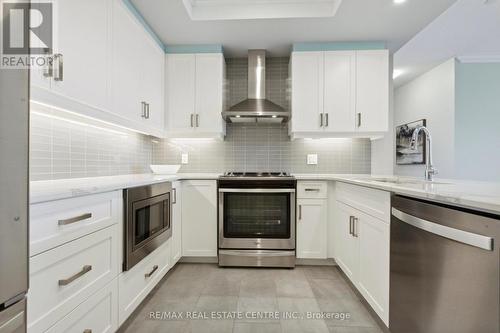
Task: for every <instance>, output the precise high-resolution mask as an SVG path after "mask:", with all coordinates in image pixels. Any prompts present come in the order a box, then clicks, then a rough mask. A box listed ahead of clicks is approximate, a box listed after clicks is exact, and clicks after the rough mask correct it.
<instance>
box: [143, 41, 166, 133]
mask: <svg viewBox="0 0 500 333" xmlns="http://www.w3.org/2000/svg"><path fill="white" fill-rule="evenodd" d="M143 45H144V48H143V54H144V55H143V59H144V61H143V70H142V75H143V77H142V85H141V88H142V91H141V96H144V97H143V98H144V101H145V102H146V103H148V104H149V118H148V119H144V121H145V122H146V125H148V126H151V127H154V128H157V129H160V130H163V129H164V128H165V108H164V97H163V94H164V91H165V88H164V84H163V83H164V74H165V53H164V52H163V50H161V49H160V48H159V46H158V45H156V43H155V42H154V41H153V40H152V39H151V37H150V36H148V35H147V34H146V33H144V37H143Z"/></svg>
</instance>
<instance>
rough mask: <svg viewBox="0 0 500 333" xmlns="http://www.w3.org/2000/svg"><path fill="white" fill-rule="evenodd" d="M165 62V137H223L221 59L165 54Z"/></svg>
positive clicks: (214, 55) (207, 55) (218, 55)
mask: <svg viewBox="0 0 500 333" xmlns="http://www.w3.org/2000/svg"><path fill="white" fill-rule="evenodd" d="M166 63H167V65H166V82H167V84H166V105H167V136H169V137H222V136H224V135H225V123H224V121H223V120H222V116H221V112H222V111H223V108H224V82H225V61H224V56H223V55H222V54H221V53H200V54H168V55H167V60H166Z"/></svg>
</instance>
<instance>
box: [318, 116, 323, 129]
mask: <svg viewBox="0 0 500 333" xmlns="http://www.w3.org/2000/svg"><path fill="white" fill-rule="evenodd" d="M319 127H323V113H320V114H319Z"/></svg>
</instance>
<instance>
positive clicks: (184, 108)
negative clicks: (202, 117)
mask: <svg viewBox="0 0 500 333" xmlns="http://www.w3.org/2000/svg"><path fill="white" fill-rule="evenodd" d="M195 66H196V58H195V55H194V54H169V55H167V66H166V67H167V70H166V81H167V87H166V89H167V97H166V99H167V101H166V103H167V117H168V121H167V125H168V128H169V130H170V131H176V132H185V131H191V130H194V119H193V118H194V115H195V113H196V111H195ZM192 119H193V120H192Z"/></svg>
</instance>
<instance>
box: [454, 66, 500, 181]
mask: <svg viewBox="0 0 500 333" xmlns="http://www.w3.org/2000/svg"><path fill="white" fill-rule="evenodd" d="M455 151H456V152H455V167H456V175H457V177H458V178H462V179H477V180H491V181H500V63H482V64H461V63H457V66H456V93H455Z"/></svg>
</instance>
